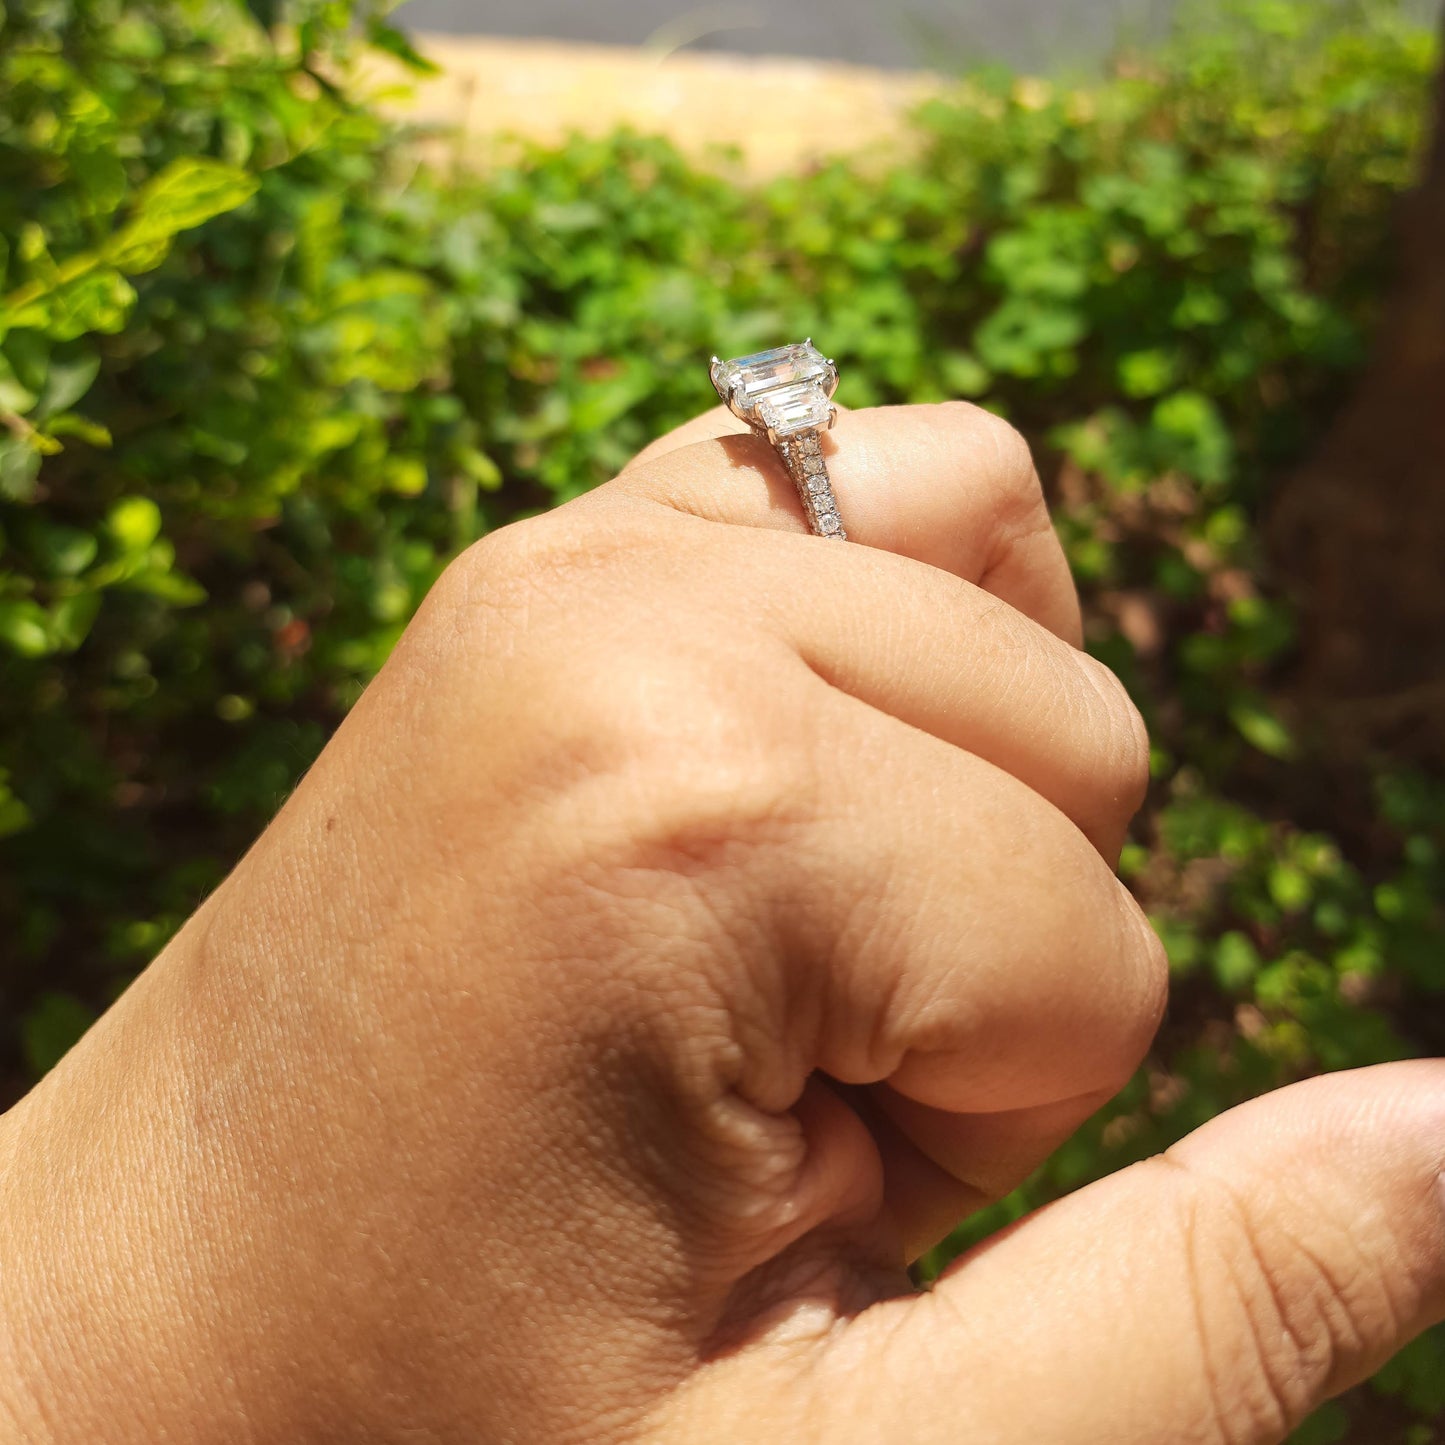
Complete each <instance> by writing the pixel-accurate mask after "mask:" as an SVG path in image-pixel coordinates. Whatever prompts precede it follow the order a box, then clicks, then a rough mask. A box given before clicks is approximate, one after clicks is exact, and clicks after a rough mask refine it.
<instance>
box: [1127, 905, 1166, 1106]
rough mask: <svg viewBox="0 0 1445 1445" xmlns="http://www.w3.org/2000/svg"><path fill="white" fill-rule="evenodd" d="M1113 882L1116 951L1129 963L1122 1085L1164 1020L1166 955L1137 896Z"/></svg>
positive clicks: (1143, 1054)
mask: <svg viewBox="0 0 1445 1445" xmlns="http://www.w3.org/2000/svg"><path fill="white" fill-rule="evenodd" d="M1115 886H1116V889H1117V894H1116V896H1117V897H1118V899H1119V908H1120V914H1121V933H1122V934H1123V939H1122V942H1121V945H1120V950H1119V951H1120V954H1121V955H1122V956H1123V957H1125V958H1127V959H1128V961H1129V965H1130V969H1129V986H1130V995H1129V1000H1128V1002H1129V1008H1128V1012H1127V1014H1126V1015H1125V1019H1126V1024H1127V1026H1128V1033H1129V1039H1128V1042H1129V1047H1128V1048H1127V1049H1126V1051H1125V1054H1126V1057H1127V1058H1128V1060H1129V1063H1128V1070H1127V1073H1126V1074H1125V1075H1124V1077H1122V1078H1120V1080H1119V1086H1120V1087H1122V1086H1123V1085H1124V1083H1125V1082H1127V1079H1128V1077H1129V1075H1132V1073H1133V1072H1134V1070H1135V1069H1136V1068H1137V1067H1138V1066H1139V1064H1140V1063H1141V1062H1142V1060H1143V1059H1144V1057H1145V1055H1147V1054H1148V1052H1149V1049H1150V1047H1151V1046H1152V1044H1153V1042H1154V1036H1155V1035H1156V1034H1157V1033H1158V1031H1159V1025H1160V1024H1161V1023H1162V1022H1163V1021H1164V1013H1165V1010H1166V1008H1167V1007H1168V1003H1169V956H1168V954H1167V953H1166V952H1165V950H1164V943H1163V941H1162V940H1161V939H1160V937H1159V935H1158V933H1156V932H1155V931H1154V926H1153V924H1151V923H1150V922H1149V918H1148V915H1147V914H1146V913H1145V912H1144V910H1143V908H1141V907H1140V906H1139V903H1138V900H1137V899H1135V897H1134V895H1133V894H1132V893H1130V892H1129V890H1128V889H1127V888H1125V887H1124V885H1123V884H1122V883H1119V884H1116V885H1115Z"/></svg>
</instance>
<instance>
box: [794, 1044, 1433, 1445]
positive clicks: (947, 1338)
mask: <svg viewBox="0 0 1445 1445" xmlns="http://www.w3.org/2000/svg"><path fill="white" fill-rule="evenodd" d="M1442 1180H1445V1061H1418V1062H1414V1063H1405V1064H1392V1065H1385V1066H1382V1067H1379V1068H1374V1069H1367V1070H1361V1071H1359V1072H1356V1073H1349V1074H1337V1075H1333V1076H1329V1077H1324V1078H1320V1079H1315V1080H1311V1081H1310V1082H1308V1083H1305V1084H1300V1085H1296V1086H1295V1087H1293V1088H1289V1089H1285V1090H1282V1091H1280V1092H1279V1093H1276V1094H1273V1095H1269V1096H1266V1097H1265V1098H1262V1099H1258V1100H1256V1101H1254V1102H1253V1103H1250V1104H1247V1105H1245V1106H1243V1107H1242V1108H1239V1109H1235V1110H1233V1111H1232V1112H1230V1113H1228V1114H1225V1115H1223V1116H1222V1117H1221V1118H1219V1119H1217V1120H1215V1121H1214V1122H1212V1123H1211V1124H1208V1125H1206V1126H1205V1127H1204V1128H1203V1129H1201V1130H1199V1131H1198V1132H1197V1133H1195V1134H1193V1135H1191V1136H1190V1137H1189V1138H1187V1139H1186V1140H1184V1141H1183V1142H1182V1143H1181V1144H1179V1145H1178V1146H1176V1147H1175V1148H1174V1149H1172V1150H1170V1151H1169V1152H1168V1153H1167V1154H1164V1155H1161V1156H1160V1157H1158V1158H1156V1159H1152V1160H1149V1161H1148V1162H1146V1163H1143V1164H1140V1165H1137V1166H1135V1167H1134V1168H1132V1169H1128V1170H1125V1171H1124V1172H1122V1173H1120V1174H1116V1175H1114V1176H1113V1177H1111V1178H1109V1179H1106V1180H1104V1181H1102V1182H1100V1183H1099V1184H1096V1185H1094V1186H1092V1187H1091V1188H1089V1189H1086V1190H1083V1191H1081V1192H1080V1193H1078V1194H1076V1195H1074V1196H1072V1197H1070V1198H1069V1199H1066V1200H1062V1201H1060V1202H1059V1203H1057V1204H1055V1205H1052V1206H1050V1207H1048V1208H1046V1209H1044V1210H1042V1211H1040V1212H1039V1213H1038V1214H1036V1215H1034V1216H1033V1217H1031V1218H1029V1219H1026V1220H1023V1221H1021V1222H1020V1223H1019V1224H1018V1225H1016V1226H1014V1228H1013V1229H1012V1230H1010V1231H1009V1232H1008V1233H1006V1234H1005V1235H1003V1236H1000V1237H998V1238H995V1239H993V1240H990V1241H988V1242H986V1243H985V1244H983V1245H982V1246H980V1247H979V1248H978V1249H976V1250H974V1251H973V1252H972V1253H971V1254H970V1255H968V1256H965V1258H963V1259H962V1260H960V1261H958V1262H957V1263H956V1264H955V1265H954V1267H953V1268H952V1269H951V1270H950V1271H949V1273H948V1274H947V1275H946V1276H945V1277H944V1278H943V1279H942V1280H941V1281H940V1282H939V1284H938V1285H937V1286H936V1287H935V1289H934V1290H933V1292H932V1293H931V1294H929V1295H926V1296H923V1297H920V1298H914V1299H909V1300H896V1301H890V1302H887V1303H884V1304H880V1305H876V1306H874V1307H873V1308H871V1309H868V1310H865V1311H864V1312H863V1313H862V1314H860V1315H858V1316H856V1317H855V1319H854V1320H853V1321H852V1323H851V1324H850V1325H848V1326H847V1327H845V1328H844V1329H843V1330H841V1331H840V1332H838V1333H837V1334H835V1335H834V1336H833V1337H832V1338H831V1339H830V1340H829V1341H828V1342H827V1344H825V1345H824V1346H823V1347H822V1350H821V1352H820V1353H821V1354H822V1355H823V1356H824V1357H826V1363H824V1365H823V1368H822V1370H821V1371H819V1372H818V1373H816V1374H814V1373H812V1371H810V1375H809V1386H808V1389H809V1391H810V1392H811V1391H812V1390H813V1389H814V1388H817V1389H818V1394H817V1395H815V1396H814V1397H813V1398H814V1401H815V1402H816V1406H817V1408H818V1409H819V1410H820V1411H821V1412H823V1413H825V1414H826V1415H828V1416H831V1417H832V1422H833V1423H832V1426H831V1428H829V1429H827V1430H825V1431H823V1432H822V1433H821V1434H820V1436H819V1438H822V1439H829V1440H838V1441H869V1442H878V1441H896V1442H904V1441H907V1442H909V1445H928V1442H935V1441H936V1442H943V1441H948V1442H957V1441H961V1440H989V1441H998V1442H1012V1441H1019V1442H1023V1441H1036V1440H1047V1441H1050V1442H1055V1445H1085V1442H1088V1445H1096V1442H1098V1441H1101V1440H1107V1441H1109V1442H1110V1445H1135V1442H1137V1445H1185V1442H1189V1445H1200V1442H1213V1441H1218V1442H1229V1445H1257V1442H1265V1441H1271V1442H1273V1441H1279V1440H1282V1439H1283V1438H1284V1437H1285V1436H1286V1435H1287V1434H1288V1433H1289V1432H1290V1430H1291V1429H1293V1427H1294V1426H1295V1425H1296V1424H1298V1422H1299V1421H1300V1420H1301V1419H1302V1418H1303V1417H1304V1416H1305V1415H1307V1414H1308V1413H1309V1412H1310V1411H1311V1410H1312V1409H1314V1407H1315V1406H1317V1405H1318V1404H1320V1403H1321V1402H1322V1401H1324V1400H1325V1399H1327V1398H1329V1397H1330V1396H1331V1395H1333V1394H1336V1393H1338V1392H1339V1391H1341V1390H1343V1389H1345V1388H1347V1387H1348V1386H1350V1385H1352V1384H1355V1383H1357V1382H1358V1381H1360V1380H1361V1379H1364V1378H1365V1377H1366V1376H1368V1375H1369V1374H1370V1373H1372V1372H1373V1371H1374V1370H1375V1369H1377V1368H1378V1367H1379V1366H1380V1365H1381V1364H1382V1363H1383V1362H1384V1361H1385V1360H1386V1359H1387V1358H1388V1357H1389V1356H1390V1355H1391V1354H1392V1353H1393V1352H1394V1351H1396V1350H1398V1349H1399V1348H1400V1347H1401V1346H1402V1345H1404V1344H1406V1343H1407V1342H1408V1341H1409V1340H1410V1339H1411V1338H1413V1337H1414V1336H1415V1335H1417V1334H1418V1333H1420V1332H1421V1331H1422V1330H1424V1329H1426V1328H1427V1327H1428V1326H1429V1325H1431V1324H1433V1323H1435V1322H1436V1321H1439V1320H1440V1319H1442V1318H1445V1182H1442ZM817 1363H818V1361H816V1360H815V1361H814V1365H815V1366H816V1364H817ZM950 1386H951V1388H950Z"/></svg>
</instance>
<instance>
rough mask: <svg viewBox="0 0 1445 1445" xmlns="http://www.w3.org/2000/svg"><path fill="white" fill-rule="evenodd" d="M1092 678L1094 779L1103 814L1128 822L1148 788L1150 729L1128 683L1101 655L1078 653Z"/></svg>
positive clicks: (1085, 671) (1140, 804)
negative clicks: (1100, 657) (1122, 679)
mask: <svg viewBox="0 0 1445 1445" xmlns="http://www.w3.org/2000/svg"><path fill="white" fill-rule="evenodd" d="M1075 656H1076V657H1077V658H1078V660H1079V665H1080V667H1081V668H1082V669H1083V672H1084V676H1085V678H1086V680H1087V681H1088V682H1089V684H1090V688H1091V694H1092V695H1091V698H1090V717H1089V722H1088V724H1087V725H1088V726H1089V728H1090V731H1091V733H1092V737H1093V748H1092V752H1093V765H1092V767H1091V769H1090V773H1089V776H1090V779H1091V782H1092V786H1093V788H1094V791H1095V794H1096V797H1097V803H1096V806H1097V808H1098V810H1099V812H1100V814H1101V816H1103V817H1105V818H1108V819H1110V820H1113V821H1116V822H1119V823H1124V822H1127V821H1128V819H1130V818H1132V817H1133V816H1134V814H1135V813H1137V812H1138V811H1139V809H1140V808H1141V807H1142V806H1143V803H1144V798H1145V794H1146V793H1147V792H1148V790H1149V729H1148V728H1147V727H1146V726H1145V724H1144V718H1143V716H1142V715H1141V713H1140V712H1139V709H1138V708H1137V707H1136V706H1135V705H1134V700H1133V699H1132V698H1131V697H1130V696H1129V693H1128V691H1127V689H1126V688H1125V687H1124V684H1123V683H1122V682H1120V681H1119V679H1118V677H1117V676H1116V675H1115V674H1114V673H1113V672H1112V671H1111V670H1110V669H1109V668H1107V667H1106V666H1105V665H1104V664H1103V663H1102V662H1100V661H1098V659H1097V658H1093V657H1090V656H1089V655H1088V654H1087V653H1076V654H1075Z"/></svg>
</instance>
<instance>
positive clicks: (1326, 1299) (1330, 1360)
mask: <svg viewBox="0 0 1445 1445" xmlns="http://www.w3.org/2000/svg"><path fill="white" fill-rule="evenodd" d="M1160 1160H1161V1162H1162V1163H1164V1164H1166V1165H1168V1166H1171V1167H1172V1168H1173V1169H1174V1170H1175V1171H1176V1172H1177V1174H1178V1175H1179V1176H1180V1180H1181V1194H1182V1197H1184V1198H1185V1199H1186V1200H1187V1209H1188V1212H1189V1213H1190V1215H1191V1216H1192V1218H1193V1221H1194V1224H1193V1230H1192V1235H1193V1238H1192V1241H1191V1247H1190V1249H1189V1252H1188V1253H1189V1271H1190V1289H1191V1293H1192V1294H1193V1296H1194V1299H1195V1301H1196V1307H1197V1310H1198V1318H1199V1329H1200V1348H1201V1350H1202V1351H1203V1352H1204V1354H1205V1355H1206V1356H1207V1357H1208V1359H1209V1360H1210V1361H1212V1368H1211V1369H1210V1370H1209V1371H1208V1375H1209V1379H1210V1383H1211V1396H1212V1409H1213V1411H1214V1413H1215V1417H1216V1421H1217V1425H1218V1433H1219V1438H1220V1440H1221V1442H1223V1445H1246V1442H1253V1441H1256V1440H1258V1439H1259V1438H1261V1437H1263V1436H1271V1437H1272V1436H1275V1435H1284V1434H1287V1433H1288V1432H1289V1431H1290V1430H1292V1429H1294V1428H1295V1427H1296V1426H1297V1425H1298V1424H1299V1423H1300V1421H1301V1420H1302V1419H1303V1418H1304V1417H1305V1416H1306V1415H1307V1414H1308V1413H1309V1411H1310V1410H1311V1409H1312V1408H1313V1407H1314V1405H1315V1404H1316V1403H1318V1401H1320V1400H1321V1399H1324V1398H1326V1397H1327V1396H1328V1395H1329V1394H1331V1393H1333V1391H1334V1390H1335V1389H1336V1388H1338V1387H1340V1386H1342V1384H1344V1383H1348V1382H1349V1381H1350V1380H1352V1379H1353V1378H1355V1377H1356V1376H1357V1375H1358V1374H1359V1373H1360V1372H1361V1371H1362V1370H1364V1369H1367V1368H1368V1366H1369V1365H1370V1364H1371V1363H1373V1361H1374V1360H1375V1359H1376V1358H1377V1356H1378V1354H1379V1350H1378V1348H1377V1343H1376V1342H1378V1341H1380V1340H1382V1339H1396V1338H1400V1336H1399V1335H1398V1334H1397V1333H1396V1331H1397V1330H1398V1329H1399V1327H1400V1321H1401V1319H1402V1318H1403V1317H1404V1315H1405V1314H1407V1313H1408V1312H1407V1311H1405V1310H1404V1309H1403V1308H1402V1306H1401V1304H1400V1302H1399V1301H1397V1300H1396V1299H1395V1298H1394V1296H1393V1294H1392V1291H1391V1289H1390V1287H1389V1285H1388V1283H1387V1282H1386V1278H1387V1276H1386V1272H1384V1271H1381V1270H1379V1269H1377V1268H1376V1267H1375V1262H1374V1261H1372V1260H1370V1259H1369V1258H1368V1256H1367V1252H1366V1251H1365V1250H1364V1249H1363V1248H1362V1247H1361V1246H1360V1244H1359V1242H1358V1240H1357V1239H1356V1237H1355V1233H1354V1231H1353V1230H1351V1229H1347V1228H1343V1227H1341V1226H1331V1224H1330V1222H1329V1221H1328V1220H1327V1219H1326V1218H1325V1217H1324V1215H1323V1212H1322V1211H1320V1212H1315V1213H1314V1214H1313V1215H1312V1217H1311V1218H1310V1219H1309V1221H1308V1223H1306V1224H1298V1225H1296V1226H1295V1227H1294V1228H1292V1229H1289V1230H1285V1229H1281V1228H1279V1227H1277V1225H1276V1224H1275V1222H1274V1221H1273V1219H1271V1218H1269V1217H1268V1216H1267V1215H1265V1214H1264V1213H1262V1212H1261V1210H1260V1209H1259V1206H1258V1204H1257V1203H1256V1202H1255V1201H1252V1200H1250V1199H1249V1198H1248V1197H1246V1196H1244V1195H1243V1194H1242V1193H1241V1191H1240V1188H1239V1186H1237V1185H1235V1184H1234V1183H1232V1182H1230V1181H1228V1180H1226V1179H1224V1178H1222V1177H1221V1176H1218V1175H1215V1174H1212V1173H1209V1172H1207V1171H1205V1170H1201V1169H1198V1168H1196V1167H1194V1166H1192V1165H1190V1164H1189V1163H1188V1162H1186V1161H1185V1160H1183V1159H1181V1158H1180V1157H1179V1156H1178V1154H1177V1153H1175V1152H1174V1151H1170V1152H1169V1153H1167V1154H1165V1155H1163V1156H1160ZM1311 1228H1315V1229H1319V1230H1320V1231H1322V1232H1323V1231H1331V1232H1333V1233H1334V1234H1335V1237H1334V1238H1332V1239H1330V1240H1329V1246H1330V1247H1329V1249H1328V1250H1324V1251H1321V1250H1320V1249H1318V1248H1316V1247H1315V1246H1314V1245H1313V1244H1312V1243H1311V1241H1310V1239H1309V1238H1308V1237H1307V1231H1308V1230H1309V1229H1311ZM1222 1364H1223V1365H1224V1366H1225V1367H1224V1368H1221V1365H1222Z"/></svg>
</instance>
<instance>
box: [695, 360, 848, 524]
mask: <svg viewBox="0 0 1445 1445" xmlns="http://www.w3.org/2000/svg"><path fill="white" fill-rule="evenodd" d="M710 375H711V377H712V384H713V389H714V390H715V391H716V392H717V394H718V395H719V396H720V397H721V398H722V399H723V401H724V403H725V404H726V406H727V409H728V410H729V411H730V412H732V414H733V415H734V416H735V417H737V418H738V420H739V421H745V422H746V423H747V424H748V425H749V426H750V427H752V429H753V430H754V431H755V432H757V433H758V434H759V435H760V436H765V437H767V439H768V441H769V443H770V444H771V445H772V447H773V449H774V450H775V451H776V452H777V454H778V456H779V457H780V458H781V459H782V462H783V465H784V466H785V467H787V469H788V475H789V476H790V477H792V479H793V485H794V486H796V487H797V489H798V496H799V497H800V498H801V499H802V503H803V511H804V514H805V515H806V516H807V518H808V526H809V527H810V528H811V529H812V531H813V532H815V533H816V534H817V535H818V536H820V537H837V538H839V539H840V540H842V541H847V540H848V534H847V533H846V532H845V531H844V530H843V520H842V518H841V517H839V515H838V503H837V500H836V499H835V498H834V496H833V484H832V483H831V482H830V481H829V480H828V467H827V463H826V462H825V461H824V460H823V446H822V435H823V433H824V432H825V431H829V430H831V429H832V426H833V423H834V422H835V421H836V420H837V419H838V408H837V407H836V406H834V405H833V403H832V400H831V398H832V395H833V393H834V392H835V391H837V389H838V368H837V367H836V366H834V365H833V363H832V362H831V361H830V360H829V359H828V358H827V357H826V356H824V355H823V353H822V352H820V351H818V350H817V349H816V348H815V347H814V345H813V343H812V341H811V340H808V341H805V342H803V343H802V344H801V345H793V346H780V347H778V348H777V349H776V350H773V351H759V352H756V353H755V354H754V355H752V356H740V357H738V358H737V359H736V360H735V361H719V360H718V358H717V357H716V356H714V357H713V359H712V369H711V372H710Z"/></svg>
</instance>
